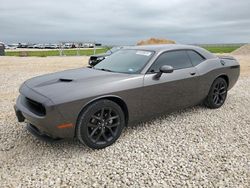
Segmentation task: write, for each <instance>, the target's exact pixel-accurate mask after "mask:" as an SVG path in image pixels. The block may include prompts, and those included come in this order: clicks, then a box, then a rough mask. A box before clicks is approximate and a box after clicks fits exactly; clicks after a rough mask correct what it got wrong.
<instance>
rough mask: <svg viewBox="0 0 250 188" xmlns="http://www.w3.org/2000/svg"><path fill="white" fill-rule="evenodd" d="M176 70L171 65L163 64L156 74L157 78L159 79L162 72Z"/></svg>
mask: <svg viewBox="0 0 250 188" xmlns="http://www.w3.org/2000/svg"><path fill="white" fill-rule="evenodd" d="M172 72H174V68H173V67H172V66H170V65H163V66H161V67H160V72H158V73H157V74H156V75H155V78H156V79H159V78H160V77H161V75H162V73H172Z"/></svg>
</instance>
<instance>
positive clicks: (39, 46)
mask: <svg viewBox="0 0 250 188" xmlns="http://www.w3.org/2000/svg"><path fill="white" fill-rule="evenodd" d="M33 48H36V49H44V48H45V46H44V45H43V44H35V45H34V46H33Z"/></svg>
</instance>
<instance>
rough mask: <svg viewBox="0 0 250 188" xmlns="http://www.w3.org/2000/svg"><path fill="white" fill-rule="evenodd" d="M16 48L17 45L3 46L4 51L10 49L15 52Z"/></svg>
mask: <svg viewBox="0 0 250 188" xmlns="http://www.w3.org/2000/svg"><path fill="white" fill-rule="evenodd" d="M17 47H18V44H8V45H5V49H10V50H15V49H17Z"/></svg>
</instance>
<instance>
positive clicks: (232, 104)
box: [0, 55, 250, 187]
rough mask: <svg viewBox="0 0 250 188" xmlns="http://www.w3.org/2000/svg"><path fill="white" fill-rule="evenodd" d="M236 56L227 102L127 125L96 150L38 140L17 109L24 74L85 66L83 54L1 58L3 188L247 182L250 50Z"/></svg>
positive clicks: (232, 184) (70, 142)
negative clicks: (237, 66)
mask: <svg viewBox="0 0 250 188" xmlns="http://www.w3.org/2000/svg"><path fill="white" fill-rule="evenodd" d="M235 57H236V58H237V59H238V60H239V61H240V64H241V72H242V74H241V77H240V79H239V81H238V83H237V84H236V86H235V87H234V88H233V89H232V90H230V91H229V94H228V99H227V101H226V103H225V105H224V106H223V107H222V108H220V109H217V110H210V109H206V108H204V107H203V106H197V107H194V108H190V109H186V110H182V111H179V112H175V113H172V114H169V115H166V116H165V117H162V118H159V119H157V120H155V121H152V122H148V123H145V124H140V125H137V126H133V127H129V128H126V130H124V132H123V134H122V136H121V138H120V139H119V140H118V142H116V143H115V144H114V145H112V146H110V147H108V148H105V149H103V150H98V151H97V150H95V151H94V150H91V149H88V148H87V147H85V146H82V145H81V144H79V143H78V142H77V141H75V140H66V141H62V142H59V143H53V144H51V143H45V142H42V141H39V140H37V139H36V138H34V137H33V136H31V135H30V134H29V133H28V132H27V130H26V129H25V123H17V120H16V118H15V115H14V111H13V105H14V103H15V99H16V97H17V95H18V87H19V86H20V84H21V83H22V82H23V81H25V80H26V79H28V78H31V77H34V76H37V75H41V74H45V73H49V72H55V71H59V70H64V69H70V68H76V67H82V66H85V65H86V64H87V58H86V57H47V58H36V57H29V58H18V57H0V96H1V98H0V143H1V144H0V182H1V183H0V187H27V186H28V187H49V186H51V187H68V186H72V187H80V186H81V187H84V186H93V187H100V186H101V187H105V186H106V187H118V186H120V187H128V186H133V187H139V186H143V187H151V186H155V187H166V186H179V187H183V186H189V187H194V186H204V187H214V186H216V187H217V186H221V187H225V186H228V187H250V136H249V134H250V115H249V111H250V55H248V56H246V55H245V56H235Z"/></svg>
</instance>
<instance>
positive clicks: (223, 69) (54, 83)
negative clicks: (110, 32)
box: [14, 45, 240, 149]
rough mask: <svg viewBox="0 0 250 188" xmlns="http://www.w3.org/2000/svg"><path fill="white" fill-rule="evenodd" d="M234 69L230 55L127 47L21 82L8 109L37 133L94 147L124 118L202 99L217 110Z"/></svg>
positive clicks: (106, 141)
mask: <svg viewBox="0 0 250 188" xmlns="http://www.w3.org/2000/svg"><path fill="white" fill-rule="evenodd" d="M239 73H240V65H239V63H238V62H237V61H236V60H235V59H234V58H232V57H229V56H224V57H217V56H215V55H213V54H211V53H210V52H208V51H207V50H205V49H203V48H200V47H196V46H189V45H152V46H134V47H129V48H126V49H122V50H119V51H118V52H116V53H114V54H112V55H111V56H109V57H107V58H106V59H104V60H103V61H101V62H99V63H98V64H97V65H95V66H94V67H86V68H78V69H73V70H66V71H62V72H57V73H52V74H47V75H43V76H38V77H35V78H32V79H29V80H27V81H26V82H24V83H23V84H22V85H21V87H20V95H19V97H18V99H17V102H16V105H15V106H14V108H15V112H16V116H17V118H18V121H19V122H23V121H27V123H28V124H27V128H28V130H29V131H30V132H31V133H33V134H34V135H36V136H38V137H40V138H45V139H62V138H74V137H76V138H77V139H78V140H79V141H80V142H82V143H84V144H86V145H87V146H89V147H91V148H95V149H100V148H104V147H107V146H109V145H111V144H112V143H114V142H115V141H116V140H117V139H118V137H119V136H120V135H121V132H122V130H123V128H124V127H126V126H127V125H129V124H131V123H135V122H140V121H145V120H148V119H149V118H152V117H157V116H159V115H162V114H166V113H168V112H171V111H174V110H178V109H182V108H187V107H191V106H194V105H198V104H201V103H202V104H204V105H205V106H206V107H208V108H211V109H215V108H219V107H221V106H222V105H223V104H224V102H225V100H226V97H227V92H228V90H229V89H231V88H232V87H233V86H234V85H235V83H236V81H237V80H238V77H239Z"/></svg>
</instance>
